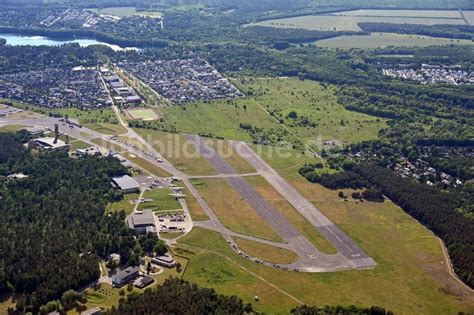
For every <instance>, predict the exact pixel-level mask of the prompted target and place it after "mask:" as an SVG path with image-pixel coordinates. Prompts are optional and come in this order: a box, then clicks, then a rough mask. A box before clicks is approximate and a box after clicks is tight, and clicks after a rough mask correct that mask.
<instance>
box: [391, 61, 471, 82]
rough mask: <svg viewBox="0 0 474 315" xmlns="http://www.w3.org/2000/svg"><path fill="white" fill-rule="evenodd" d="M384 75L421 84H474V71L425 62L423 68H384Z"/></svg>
mask: <svg viewBox="0 0 474 315" xmlns="http://www.w3.org/2000/svg"><path fill="white" fill-rule="evenodd" d="M382 73H383V75H385V76H389V77H392V78H399V79H405V80H411V81H417V82H419V83H421V84H439V83H444V84H450V85H472V84H474V72H472V71H467V70H462V69H457V68H455V67H449V68H448V67H442V66H439V65H427V64H423V65H422V67H421V69H419V70H415V69H412V68H409V69H391V68H390V69H383V70H382Z"/></svg>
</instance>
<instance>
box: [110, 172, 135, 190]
mask: <svg viewBox="0 0 474 315" xmlns="http://www.w3.org/2000/svg"><path fill="white" fill-rule="evenodd" d="M112 185H113V186H114V187H116V188H118V189H120V190H121V191H122V192H123V193H124V194H131V193H136V192H139V191H140V184H139V183H138V182H137V181H136V180H135V179H133V178H132V177H130V176H128V175H123V176H119V177H112Z"/></svg>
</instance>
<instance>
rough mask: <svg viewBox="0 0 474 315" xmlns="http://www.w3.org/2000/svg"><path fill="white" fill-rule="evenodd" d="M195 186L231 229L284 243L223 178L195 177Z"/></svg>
mask: <svg viewBox="0 0 474 315" xmlns="http://www.w3.org/2000/svg"><path fill="white" fill-rule="evenodd" d="M192 183H193V185H194V187H196V189H197V190H198V191H199V193H200V194H201V196H202V197H203V198H204V199H205V200H206V202H207V204H208V205H209V207H211V209H212V210H213V211H214V213H215V214H216V215H217V217H218V218H219V220H220V221H221V222H222V224H223V225H224V226H225V227H227V228H228V229H229V230H232V231H234V232H238V233H241V234H245V235H250V236H256V237H259V238H263V239H266V240H271V241H275V242H280V243H283V239H282V238H281V237H280V236H279V235H278V234H277V233H276V232H275V231H274V230H273V228H272V227H271V226H270V225H269V224H268V223H267V222H266V221H265V220H264V219H263V218H262V217H261V216H260V215H259V214H258V213H257V211H256V210H255V209H253V208H252V207H251V206H250V205H249V204H248V203H247V202H246V201H245V200H243V199H242V197H241V196H240V195H239V194H238V193H237V192H236V191H235V190H234V189H233V188H232V187H231V186H230V185H229V184H227V183H226V182H225V181H224V180H223V179H199V180H198V179H194V180H192Z"/></svg>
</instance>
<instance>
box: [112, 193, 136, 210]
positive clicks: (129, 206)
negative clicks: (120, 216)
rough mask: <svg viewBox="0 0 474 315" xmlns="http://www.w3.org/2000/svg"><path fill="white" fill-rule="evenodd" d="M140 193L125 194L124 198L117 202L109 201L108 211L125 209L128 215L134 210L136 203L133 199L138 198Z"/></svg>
mask: <svg viewBox="0 0 474 315" xmlns="http://www.w3.org/2000/svg"><path fill="white" fill-rule="evenodd" d="M138 197H139V194H125V195H123V199H122V200H120V201H117V202H112V203H109V205H108V206H107V211H109V212H120V211H122V210H123V211H125V214H126V215H129V214H130V213H132V212H133V209H134V208H135V203H134V202H133V201H135V200H137V199H138Z"/></svg>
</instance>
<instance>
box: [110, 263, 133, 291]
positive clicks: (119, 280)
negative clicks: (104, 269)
mask: <svg viewBox="0 0 474 315" xmlns="http://www.w3.org/2000/svg"><path fill="white" fill-rule="evenodd" d="M139 271H140V268H138V267H128V268H126V269H124V270H121V271H119V272H118V273H117V274H115V275H114V276H113V277H112V284H113V286H114V287H117V288H120V287H122V286H124V285H126V284H127V283H129V282H130V281H132V280H135V279H136V278H138V276H139V275H140V272H139Z"/></svg>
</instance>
